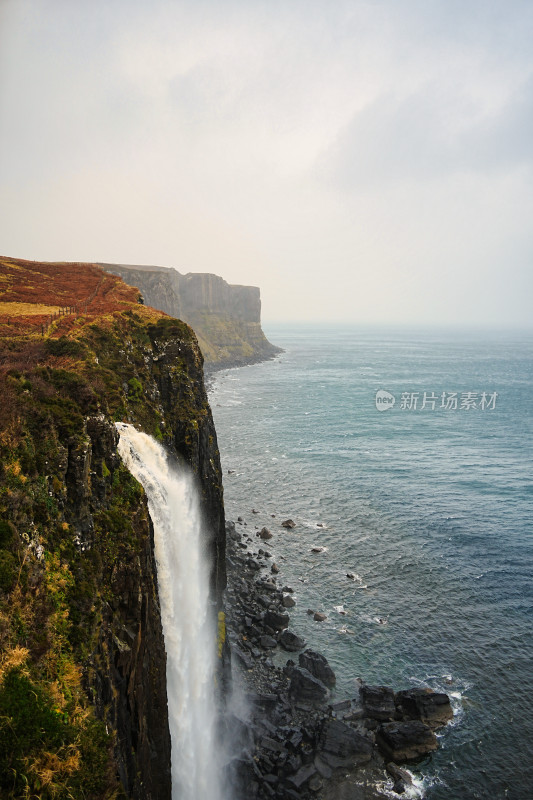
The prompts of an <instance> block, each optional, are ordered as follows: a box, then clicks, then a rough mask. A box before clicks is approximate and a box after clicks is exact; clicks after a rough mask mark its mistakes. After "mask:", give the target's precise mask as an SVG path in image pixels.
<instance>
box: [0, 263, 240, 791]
mask: <svg viewBox="0 0 533 800" xmlns="http://www.w3.org/2000/svg"><path fill="white" fill-rule="evenodd" d="M0 392H1V393H2V403H1V405H0V518H1V520H2V521H1V522H0V794H1V796H2V797H6V798H19V797H20V798H22V797H28V796H33V797H34V796H38V797H41V798H49V797H50V798H51V797H54V798H65V799H66V798H72V797H84V798H86V799H87V800H103V798H109V799H110V798H120V797H128V798H129V797H131V798H138V799H139V800H141V798H142V799H143V800H165V798H170V736H169V729H168V718H167V698H166V678H165V667H166V656H165V649H164V642H163V636H162V630H161V621H160V612H159V598H158V590H157V574H156V564H155V561H154V556H153V531H152V526H151V521H150V517H149V514H148V509H147V503H146V498H145V495H144V492H143V490H142V487H141V486H140V485H139V484H138V483H137V481H136V480H135V479H134V478H133V477H132V476H131V475H130V473H129V472H128V471H127V470H126V469H125V467H124V466H123V464H122V462H121V460H120V458H119V456H118V454H117V450H116V445H117V439H118V437H117V432H116V428H115V425H114V422H115V421H118V420H122V421H125V422H129V423H132V424H133V425H135V426H136V427H137V428H139V429H142V430H144V431H146V432H147V433H149V434H151V435H153V436H155V437H156V438H157V439H159V440H160V441H163V442H164V443H165V444H166V446H167V448H168V450H169V451H170V452H171V453H173V454H174V456H175V458H176V459H178V460H182V461H185V462H186V463H187V464H189V465H190V466H191V468H192V469H193V471H194V472H195V473H196V475H197V477H198V482H199V485H200V488H201V492H202V499H203V511H204V514H205V516H206V518H207V521H208V523H209V524H208V525H207V526H206V528H207V529H208V530H209V531H210V534H208V535H209V541H208V542H207V546H208V549H209V550H210V552H211V555H212V558H211V564H212V570H211V587H212V596H213V600H214V601H215V602H219V601H220V596H221V592H222V590H223V588H224V585H225V565H224V546H225V533H224V513H223V502H222V485H221V473H220V461H219V453H218V449H217V442H216V434H215V430H214V427H213V422H212V418H211V412H210V409H209V405H208V402H207V398H206V394H205V389H204V385H203V377H202V355H201V353H200V350H199V347H198V343H197V340H196V337H195V335H194V333H193V331H192V330H191V329H190V328H189V327H188V326H187V325H186V324H185V323H183V322H181V321H179V320H176V319H172V318H169V317H167V316H166V315H164V314H161V313H159V312H156V311H154V310H153V309H150V308H146V307H145V306H143V305H141V304H140V303H139V295H138V292H137V291H136V290H135V289H132V288H130V287H128V286H126V285H125V284H124V283H123V282H122V281H121V279H120V278H118V277H115V276H111V275H106V274H105V273H104V272H102V270H101V269H100V268H99V267H98V266H97V265H87V264H85V265H80V264H78V265H69V264H38V263H35V262H24V261H21V260H15V259H7V258H3V259H2V258H0Z"/></svg>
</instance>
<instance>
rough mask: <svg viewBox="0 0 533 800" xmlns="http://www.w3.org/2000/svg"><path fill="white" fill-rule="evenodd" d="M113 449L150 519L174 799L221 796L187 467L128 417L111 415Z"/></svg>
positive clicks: (210, 650) (196, 517) (204, 575)
mask: <svg viewBox="0 0 533 800" xmlns="http://www.w3.org/2000/svg"><path fill="white" fill-rule="evenodd" d="M117 429H118V432H119V434H120V440H119V444H118V452H119V454H120V456H121V458H122V460H123V461H124V464H125V465H126V466H127V468H128V469H129V471H130V472H131V473H132V475H134V476H135V477H136V478H137V480H138V481H139V482H140V483H141V484H142V485H143V487H144V489H145V491H146V494H147V497H148V508H149V511H150V517H151V519H152V523H153V526H154V544H155V556H156V562H157V577H158V585H159V599H160V603H161V620H162V624H163V634H164V637H165V648H166V652H167V694H168V713H169V725H170V736H171V743H172V797H173V800H220V795H221V792H220V788H219V786H220V780H221V774H220V764H219V762H218V759H217V747H216V734H215V721H216V706H215V698H214V672H213V667H214V658H215V635H214V630H213V626H212V624H211V620H210V615H209V582H208V571H207V565H206V563H205V558H204V555H203V547H202V545H203V541H204V538H203V536H202V521H201V514H200V507H199V502H198V496H197V490H196V488H195V486H194V483H193V479H192V476H191V475H190V474H189V473H188V472H185V471H183V472H181V471H178V469H177V468H175V467H173V466H172V465H170V464H169V462H168V456H167V454H166V452H165V450H164V449H163V448H162V447H161V445H159V444H158V443H157V442H156V441H154V440H153V439H152V438H151V437H150V436H147V435H146V434H145V433H139V431H136V430H135V428H133V427H132V426H131V425H126V424H124V423H117Z"/></svg>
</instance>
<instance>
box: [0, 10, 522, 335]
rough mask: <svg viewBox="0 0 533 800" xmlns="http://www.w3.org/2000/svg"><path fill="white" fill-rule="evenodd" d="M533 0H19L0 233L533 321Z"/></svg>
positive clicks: (313, 303)
mask: <svg viewBox="0 0 533 800" xmlns="http://www.w3.org/2000/svg"><path fill="white" fill-rule="evenodd" d="M532 42H533V2H531V0H525V1H524V2H519V1H518V0H368V1H367V2H360V0H351V1H350V2H348V1H347V2H344V0H320V1H318V0H315V1H314V0H283V2H282V1H281V0H105V1H104V0H86V1H83V0H0V253H2V254H3V255H11V256H19V257H22V258H31V259H38V260H77V261H111V262H122V263H134V264H158V265H163V266H173V267H176V268H177V269H178V270H179V271H180V272H215V273H217V274H219V275H222V276H223V277H224V278H225V279H226V280H227V281H229V282H230V283H245V284H254V285H258V286H260V287H261V293H262V299H263V317H264V319H266V320H272V321H274V320H279V319H286V320H299V319H309V320H332V319H338V320H341V321H351V322H365V323H366V322H408V323H410V324H427V323H436V324H448V323H451V324H460V325H464V324H482V325H497V326H506V325H529V326H530V325H532V324H533V314H532V306H533V302H532V301H533V185H532V176H533V169H532V156H533V45H532Z"/></svg>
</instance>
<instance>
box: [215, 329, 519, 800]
mask: <svg viewBox="0 0 533 800" xmlns="http://www.w3.org/2000/svg"><path fill="white" fill-rule="evenodd" d="M267 335H268V336H269V338H270V339H271V341H273V342H274V343H276V344H279V345H281V346H282V347H284V348H285V353H284V354H282V355H281V356H280V357H279V358H278V359H276V360H275V361H271V362H267V363H264V364H258V365H254V366H251V367H245V368H241V369H236V370H229V371H226V372H224V373H220V374H219V375H218V376H217V377H216V380H215V384H214V388H213V390H212V392H211V405H212V408H213V414H214V417H215V424H216V428H217V434H218V440H219V446H220V451H221V457H222V464H223V468H224V489H225V503H226V514H227V517H228V518H229V519H236V517H237V516H238V515H241V516H242V517H243V518H244V519H245V520H246V522H247V524H248V529H249V531H250V532H251V533H252V535H253V531H254V526H256V525H257V526H259V527H261V526H262V525H264V524H267V525H268V527H269V528H270V529H271V530H272V532H273V533H274V538H273V539H271V540H270V541H269V543H268V547H269V550H270V551H271V552H272V553H273V556H274V558H275V560H276V561H277V563H278V564H279V566H280V569H281V573H280V574H281V576H282V580H283V581H286V582H289V583H291V585H292V586H293V587H294V589H295V593H296V595H295V596H296V598H297V605H296V608H295V609H293V610H292V612H291V620H292V622H291V627H293V628H294V629H295V630H296V631H297V632H298V633H302V634H303V635H304V636H305V637H306V638H307V640H308V641H309V642H310V643H312V644H313V645H314V646H316V647H317V649H319V650H321V651H322V652H323V653H325V654H326V655H327V656H328V658H329V660H330V662H331V663H332V665H333V666H334V668H335V670H336V672H337V677H338V687H337V696H338V697H345V696H346V695H353V694H355V692H356V684H355V678H357V677H362V678H363V679H364V680H365V681H366V682H368V683H380V684H388V685H392V686H394V687H395V688H396V689H400V688H405V687H407V686H411V685H417V684H420V685H430V686H432V687H434V688H439V689H442V690H444V691H447V692H448V693H449V694H450V695H451V696H452V699H453V705H454V709H455V717H454V721H453V723H452V724H451V725H450V726H449V727H448V728H447V729H446V731H445V732H444V733H443V735H442V738H441V749H440V751H439V752H438V753H437V754H435V755H434V756H432V757H431V758H430V759H427V760H426V761H425V762H423V763H422V764H420V765H418V766H417V768H416V771H417V773H418V774H419V776H420V777H421V778H422V779H423V785H424V787H425V790H424V791H425V796H426V797H427V798H430V799H431V800H440V799H441V798H447V799H448V800H450V799H451V800H459V798H461V800H469V799H470V798H472V799H473V798H483V799H484V800H485V798H489V797H490V798H491V800H499V798H508V799H509V800H529V798H531V797H532V796H533V791H532V786H533V779H532V765H531V731H532V730H533V707H532V706H533V704H532V700H531V698H532V697H533V670H532V668H531V665H532V663H533V658H532V656H533V623H532V614H531V612H532V605H533V603H532V600H533V591H532V580H531V578H532V572H533V570H532V567H533V537H532V535H531V518H532V514H531V511H532V503H531V500H532V488H531V456H532V452H533V447H532V440H533V436H532V419H533V414H532V411H533V358H532V352H533V347H532V345H533V338H532V336H531V334H529V335H528V334H521V333H517V332H515V333H486V332H485V333H481V332H478V333H472V332H469V333H466V332H465V333H450V332H445V331H443V332H438V331H420V330H418V331H415V330H413V331H407V330H393V329H390V330H382V331H379V330H371V329H355V328H352V329H347V328H340V327H339V328H333V327H329V328H327V327H323V328H312V327H307V328H304V327H290V326H283V327H282V326H277V327H274V326H271V327H270V328H268V331H267ZM379 389H384V390H386V391H388V392H389V393H391V394H392V395H394V396H395V398H396V402H395V405H394V407H392V408H390V409H389V410H386V411H382V412H379V411H378V410H377V409H376V403H375V396H376V392H377V391H378V390H379ZM424 392H426V407H425V408H423V409H422V408H421V405H422V403H423V395H424ZM453 392H457V393H458V407H457V409H453V408H449V409H444V408H441V407H440V406H441V403H442V399H441V398H442V393H445V401H446V400H448V398H449V396H450V394H451V393H453ZM468 392H472V393H477V396H476V397H475V398H474V401H475V402H476V405H477V408H476V409H470V410H467V409H464V408H463V409H462V408H461V407H460V405H461V396H462V395H463V396H464V393H468ZM483 392H485V393H486V397H485V401H484V404H485V408H484V409H482V408H480V404H481V396H482V393H483ZM404 393H405V394H404ZM412 393H413V394H416V393H418V395H419V396H418V398H417V408H416V409H414V408H402V395H403V396H404V398H406V399H407V401H408V402H407V405H409V402H412V399H411V394H412ZM494 393H496V396H495V397H494ZM433 396H435V397H436V398H437V399H436V400H435V402H434V407H432V406H433V404H432V403H431V402H429V401H428V398H431V397H433ZM491 398H492V404H489V406H488V407H486V406H487V403H488V402H489V400H490V399H491ZM467 399H468V398H465V403H466V401H467ZM405 404H406V403H405V399H404V405H405ZM228 470H232V471H233V472H232V473H231V474H229V472H228ZM252 508H254V509H256V510H257V511H259V513H258V514H252V513H251V509H252ZM272 514H275V515H276V516H275V518H273V517H272V516H271V515H272ZM287 517H292V518H293V519H294V520H295V521H296V522H297V523H298V525H297V527H296V528H295V529H294V531H292V532H287V531H285V530H284V529H283V528H281V527H280V525H279V523H280V522H281V521H282V520H283V519H286V518H287ZM315 546H316V547H324V548H326V549H325V550H324V551H322V552H320V553H313V552H312V547H315ZM347 573H353V574H354V576H355V577H354V578H353V579H349V578H347V577H346V576H347ZM341 606H342V607H343V609H341V608H340V607H341ZM308 609H313V610H320V611H324V612H325V613H326V614H327V620H326V621H325V622H322V623H318V622H314V621H313V620H312V618H311V617H310V616H309V615H308V614H307V610H308ZM341 610H344V611H345V612H346V613H345V614H341V613H339V612H340V611H341Z"/></svg>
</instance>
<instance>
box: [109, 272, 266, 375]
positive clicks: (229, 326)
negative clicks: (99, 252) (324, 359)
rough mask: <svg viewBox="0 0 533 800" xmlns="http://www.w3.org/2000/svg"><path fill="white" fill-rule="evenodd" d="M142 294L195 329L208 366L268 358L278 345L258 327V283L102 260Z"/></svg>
mask: <svg viewBox="0 0 533 800" xmlns="http://www.w3.org/2000/svg"><path fill="white" fill-rule="evenodd" d="M100 266H101V267H103V269H105V270H106V271H108V272H112V273H113V274H115V275H120V277H121V278H122V279H123V280H124V281H126V283H128V284H130V286H136V287H137V288H138V289H139V290H140V291H141V294H142V295H143V298H144V302H145V303H146V304H147V305H149V306H153V307H154V308H157V309H160V310H161V311H165V312H166V313H167V314H170V315H171V316H173V317H177V318H179V319H182V320H184V322H187V323H188V324H189V325H190V326H191V327H192V328H193V329H194V331H195V333H196V336H197V337H198V342H199V344H200V348H201V350H202V353H203V356H204V359H205V362H206V367H207V368H208V369H209V367H217V368H220V367H234V366H241V365H243V364H253V363H254V362H256V361H263V360H264V359H267V358H271V357H272V356H274V355H275V354H276V353H279V352H280V348H279V347H276V346H275V345H273V344H271V343H270V342H269V341H268V339H267V338H266V336H265V334H264V333H263V331H262V329H261V298H260V293H259V289H258V288H257V287H256V286H232V285H231V284H229V283H226V281H225V280H224V279H223V278H220V277H219V276H218V275H212V274H210V273H191V272H190V273H187V274H186V275H181V274H180V273H179V272H178V271H177V270H175V269H172V268H170V267H153V266H133V265H129V264H100Z"/></svg>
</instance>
